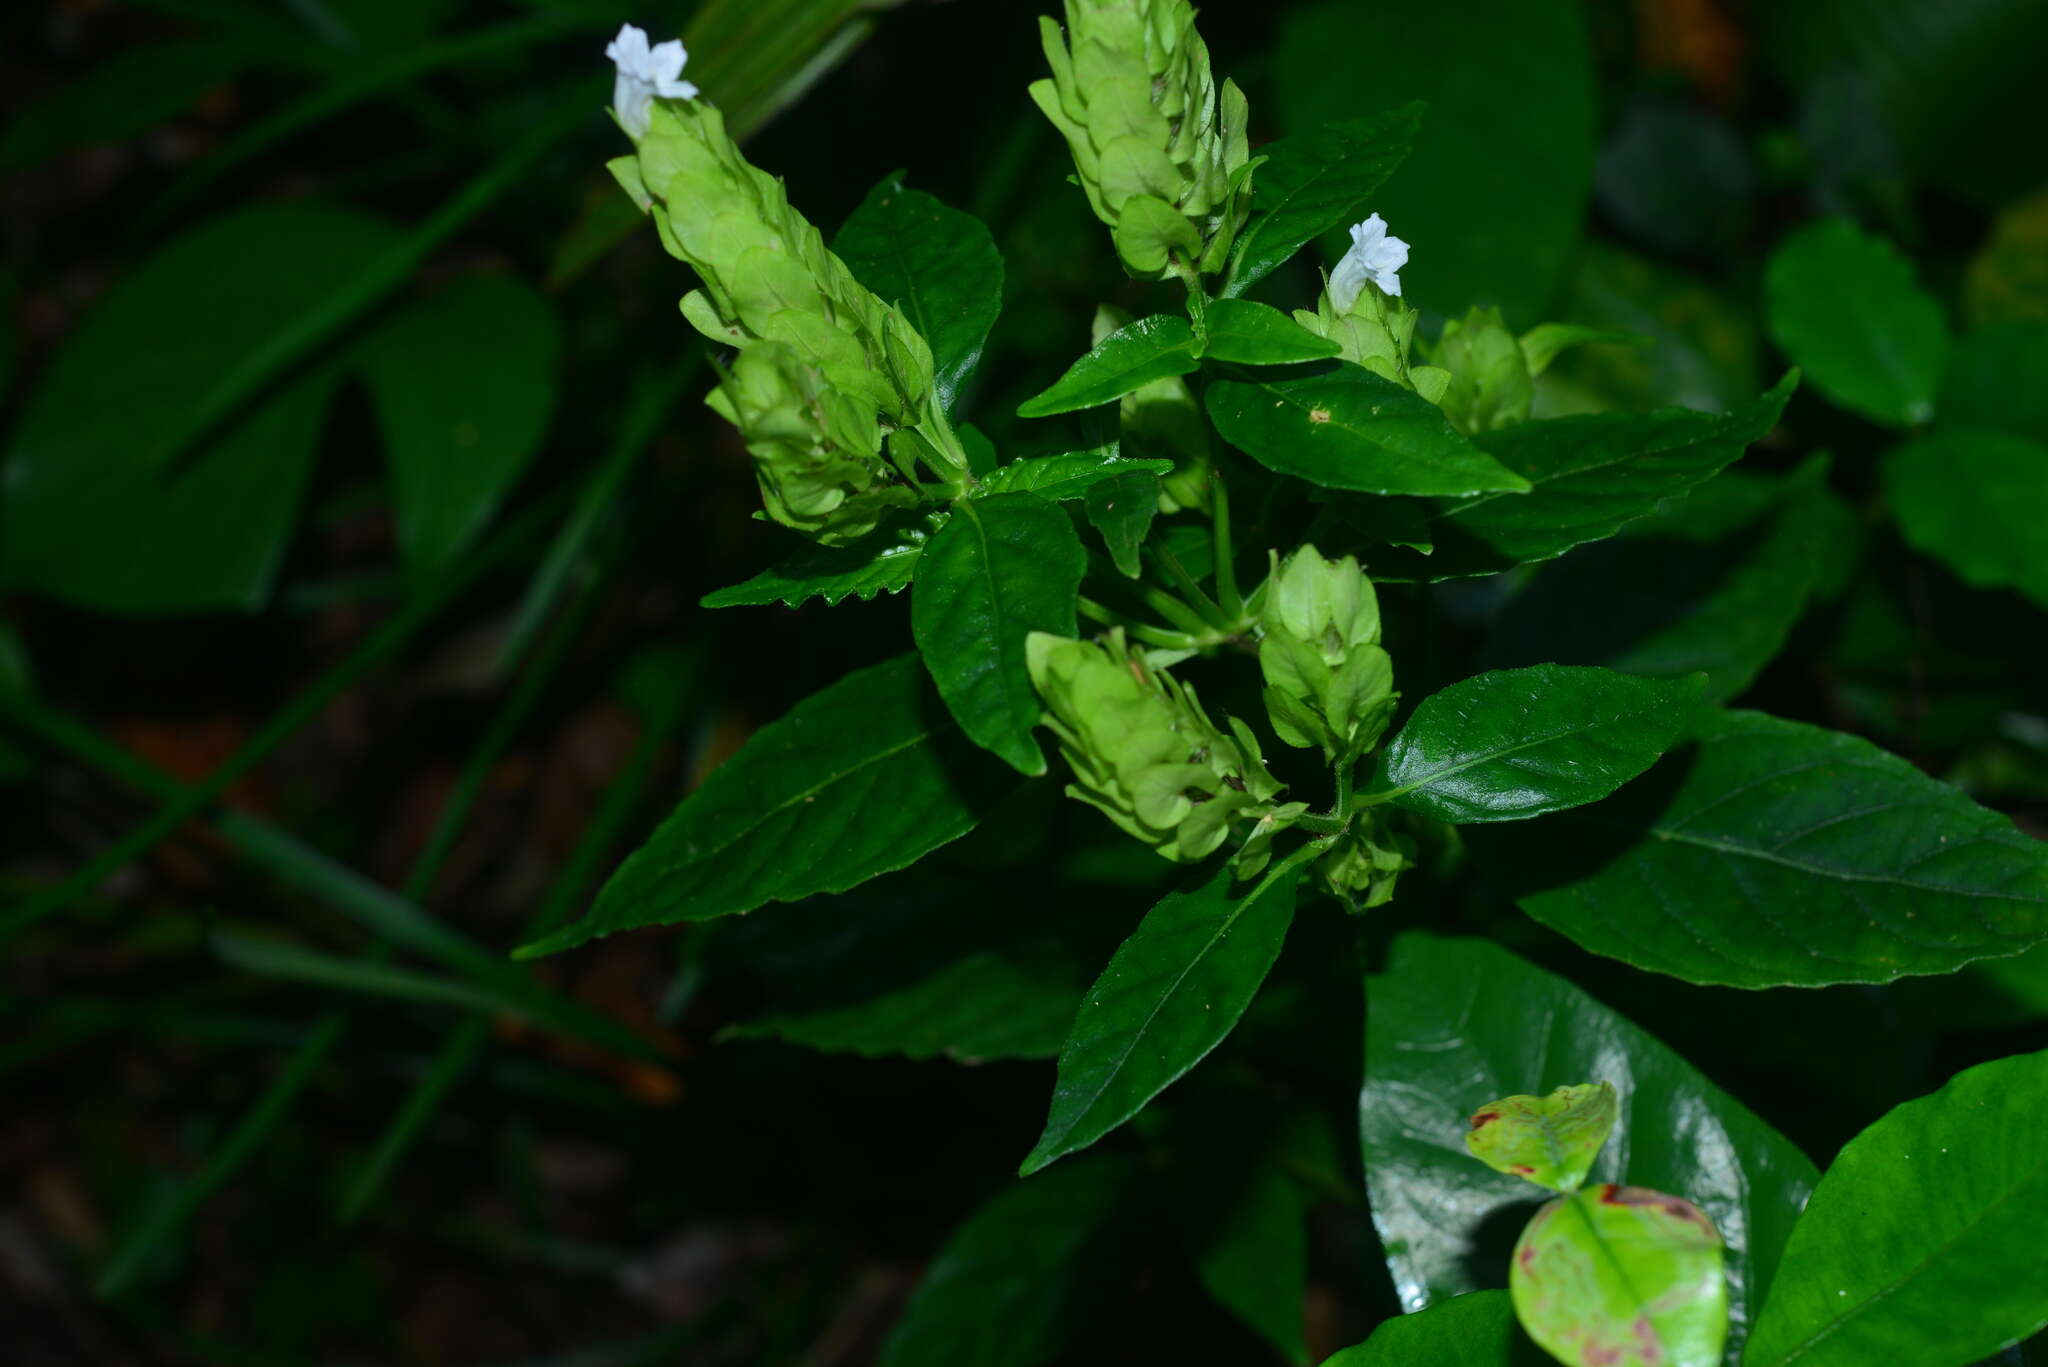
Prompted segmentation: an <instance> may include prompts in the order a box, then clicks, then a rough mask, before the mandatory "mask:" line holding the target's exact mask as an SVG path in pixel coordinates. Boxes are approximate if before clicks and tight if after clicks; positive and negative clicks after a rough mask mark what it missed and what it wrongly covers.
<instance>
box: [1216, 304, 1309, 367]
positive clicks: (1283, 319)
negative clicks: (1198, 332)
mask: <svg viewBox="0 0 2048 1367" xmlns="http://www.w3.org/2000/svg"><path fill="white" fill-rule="evenodd" d="M1203 322H1204V324H1205V326H1206V327H1207V328H1208V336H1207V338H1206V339H1205V340H1204V341H1203V343H1202V355H1203V356H1205V357H1207V358H1208V359H1210V360H1214V361H1235V362H1237V363H1238V364H1240V365H1292V364H1294V363H1295V362H1297V361H1319V360H1322V359H1323V358H1324V357H1328V356H1335V355H1336V354H1337V353H1338V351H1340V350H1342V348H1340V347H1339V346H1338V345H1337V344H1336V343H1335V342H1333V341H1330V340H1329V339H1328V338H1326V337H1318V336H1317V335H1316V334H1315V333H1313V332H1310V331H1309V330H1308V329H1307V328H1305V327H1303V326H1302V325H1301V324H1299V323H1297V322H1295V321H1294V320H1293V319H1292V318H1289V317H1288V316H1287V315H1286V314H1284V313H1282V312H1281V311H1280V310H1279V309H1276V308H1269V307H1268V306H1266V305H1265V304H1255V303H1253V302H1252V301H1251V300H1249V299H1218V300H1215V301H1214V302H1212V303H1211V304H1210V305H1209V306H1208V310H1207V314H1206V316H1205V317H1204V319H1203Z"/></svg>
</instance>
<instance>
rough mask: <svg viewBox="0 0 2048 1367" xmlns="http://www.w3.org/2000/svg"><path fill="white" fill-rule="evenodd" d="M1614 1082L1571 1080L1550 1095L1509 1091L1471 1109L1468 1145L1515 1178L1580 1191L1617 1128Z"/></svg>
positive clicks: (1491, 1165) (1482, 1159)
mask: <svg viewBox="0 0 2048 1367" xmlns="http://www.w3.org/2000/svg"><path fill="white" fill-rule="evenodd" d="M1614 1116H1615V1101H1614V1084H1613V1083H1611V1082H1578V1083H1567V1084H1566V1085H1564V1086H1562V1087H1559V1088H1557V1089H1555V1090H1554V1091H1552V1092H1551V1093H1550V1094H1549V1095H1548V1096H1509V1097H1502V1098H1501V1099H1500V1100H1499V1101H1489V1102H1487V1103H1486V1104H1485V1105H1484V1106H1481V1107H1480V1108H1479V1109H1478V1110H1476V1111H1474V1112H1473V1113H1472V1128H1471V1129H1469V1130H1467V1131H1466V1132H1465V1147H1466V1148H1467V1149H1470V1150H1471V1151H1472V1156H1473V1157H1474V1158H1476V1159H1478V1160H1479V1161H1480V1162H1482V1163H1484V1164H1486V1166H1487V1167H1489V1168H1492V1169H1493V1170H1494V1171H1495V1172H1504V1173H1507V1174H1508V1175H1509V1176H1511V1177H1519V1178H1522V1179H1523V1180H1524V1181H1528V1182H1534V1183H1535V1184H1536V1185H1537V1186H1539V1187H1549V1188H1550V1189H1551V1190H1552V1191H1577V1190H1578V1189H1579V1186H1580V1185H1581V1184H1582V1183H1584V1182H1585V1180H1586V1174H1587V1173H1588V1172H1589V1171H1591V1170H1592V1167H1593V1160H1594V1159H1595V1158H1597V1157H1599V1156H1600V1146H1601V1145H1602V1144H1605V1143H1606V1142H1607V1135H1608V1133H1609V1132H1610V1131H1611V1130H1613V1128H1614Z"/></svg>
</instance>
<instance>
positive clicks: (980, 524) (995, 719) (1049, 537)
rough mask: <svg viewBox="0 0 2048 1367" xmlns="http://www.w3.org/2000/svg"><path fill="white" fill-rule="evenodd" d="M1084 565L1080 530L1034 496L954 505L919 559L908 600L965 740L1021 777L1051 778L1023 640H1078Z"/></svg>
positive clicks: (928, 661) (922, 650)
mask: <svg viewBox="0 0 2048 1367" xmlns="http://www.w3.org/2000/svg"><path fill="white" fill-rule="evenodd" d="M1087 568H1088V560H1087V554H1086V552H1084V551H1083V550H1082V549H1081V539H1080V538H1079V537H1078V536H1076V535H1075V534H1074V524H1073V523H1071V522H1069V521H1068V520H1067V515H1066V514H1065V513H1064V512H1061V511H1060V509H1059V508H1058V507H1057V506H1056V505H1054V504H1051V503H1047V502H1046V501H1045V500H1044V499H1042V498H1039V497H1038V496H1037V495H1036V494H995V495H992V496H990V497H988V498H983V499H974V500H967V501H962V502H960V503H957V504H955V505H954V509H953V516H952V517H951V518H949V519H948V520H947V522H946V525H945V526H943V527H941V528H939V530H938V532H937V533H936V534H935V535H934V536H933V537H932V539H931V543H930V544H929V545H927V546H926V547H925V549H924V555H923V556H922V558H921V560H920V570H921V572H920V573H919V575H918V580H917V587H916V588H915V589H914V590H912V592H911V595H910V632H911V635H912V636H914V637H915V638H916V640H917V649H918V653H919V654H921V655H922V656H923V657H924V662H925V666H926V667H927V668H928V669H930V670H931V674H932V680H933V682H935V683H936V684H938V686H939V696H940V697H942V698H944V699H945V700H946V706H947V707H949V708H950V709H952V712H953V716H954V718H955V720H957V721H958V722H959V723H960V725H961V727H962V729H964V730H965V731H966V732H967V735H968V736H969V737H970V738H971V739H972V740H973V741H974V742H975V744H977V745H980V746H982V747H983V748H984V749H987V750H991V751H993V752H994V753H996V754H997V755H1000V756H1001V757H1002V759H1003V761H1004V762H1005V763H1007V764H1009V765H1010V766H1011V767H1012V768H1014V769H1016V770H1017V771H1018V772H1020V773H1024V774H1032V775H1036V774H1042V773H1044V772H1045V755H1044V753H1043V752H1042V751H1040V750H1039V748H1038V742H1037V741H1036V740H1034V739H1033V738H1032V735H1031V728H1032V727H1034V726H1036V725H1038V714H1039V710H1040V709H1039V705H1038V694H1037V693H1036V692H1035V691H1034V690H1033V689H1032V687H1031V676H1030V674H1029V673H1028V672H1027V671H1026V670H1025V667H1024V638H1025V637H1026V636H1028V635H1030V634H1031V633H1032V632H1034V631H1045V632H1051V633H1052V634H1053V635H1055V636H1072V635H1073V634H1074V627H1075V622H1074V603H1075V595H1076V594H1077V593H1078V592H1079V591H1080V587H1081V575H1082V574H1083V573H1084V572H1085V571H1086V569H1087Z"/></svg>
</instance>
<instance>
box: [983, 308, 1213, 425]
mask: <svg viewBox="0 0 2048 1367" xmlns="http://www.w3.org/2000/svg"><path fill="white" fill-rule="evenodd" d="M1199 351H1200V347H1199V346H1198V345H1197V344H1196V341H1195V329H1194V327H1193V326H1192V325H1191V324H1190V323H1189V322H1188V320H1187V319H1185V318H1182V317H1179V316H1177V315H1175V314H1170V313H1155V314H1153V315H1152V316H1151V317H1150V318H1140V319H1139V320H1138V321H1137V322H1135V323H1126V324H1125V325H1124V326H1122V327H1120V328H1118V329H1117V330H1116V331H1115V332H1112V333H1110V334H1109V336H1107V337H1105V338H1103V339H1102V340H1101V341H1099V342H1097V343H1096V344H1095V348H1094V350H1092V351H1090V352H1089V353H1088V354H1087V355H1086V356H1083V357H1082V358H1081V359H1080V360H1078V361H1076V362H1074V363H1073V364H1072V365H1071V366H1069V367H1067V373H1066V374H1064V375H1062V376H1060V378H1059V381H1058V383H1056V384H1054V385H1053V387H1052V388H1050V389H1048V390H1046V391H1045V392H1044V393H1042V394H1039V395H1037V396H1035V397H1033V398H1030V399H1026V400H1025V401H1024V402H1023V403H1022V404H1020V405H1019V406H1018V408H1017V416H1018V417H1020V418H1049V417H1051V416H1053V415H1054V414H1055V413H1071V412H1073V411H1074V410H1075V409H1079V408H1093V407H1095V406H1096V405H1097V404H1105V403H1110V402H1113V401H1114V400H1117V399H1121V398H1122V397H1123V396H1124V395H1126V394H1129V393H1131V392H1132V391H1134V390H1138V389H1142V388H1144V387H1145V386H1146V385H1148V384H1150V383H1152V381H1154V380H1163V379H1165V378H1167V377H1168V376H1170V375H1186V374H1189V373H1191V372H1192V371H1194V370H1195V369H1196V368H1197V367H1199V366H1200V365H1201V361H1199V360H1198V359H1196V357H1197V354H1198V353H1199Z"/></svg>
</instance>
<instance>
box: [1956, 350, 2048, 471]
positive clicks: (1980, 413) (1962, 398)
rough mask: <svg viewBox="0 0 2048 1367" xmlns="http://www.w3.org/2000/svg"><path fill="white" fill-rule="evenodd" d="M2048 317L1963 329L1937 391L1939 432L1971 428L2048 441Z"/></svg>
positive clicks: (2043, 441)
mask: <svg viewBox="0 0 2048 1367" xmlns="http://www.w3.org/2000/svg"><path fill="white" fill-rule="evenodd" d="M2043 375H2048V320H2035V321H2029V322H2024V323H1998V324H1994V325H1992V326H1990V327H1981V328H1978V329H1977V330H1976V331H1974V332H1969V333H1965V334H1964V335H1963V337H1962V338H1961V339H1960V340H1959V341H1958V342H1957V343H1956V346H1955V354H1954V355H1953V356H1952V357H1951V358H1950V360H1949V366H1948V383H1947V385H1945V386H1944V387H1943V388H1942V391H1941V426H1942V429H1943V430H1944V431H1947V430H1951V429H1959V428H1976V429H1978V430H1980V431H1986V432H2004V433H2006V434H2007V435H2009V436H2014V437H2025V438H2027V439H2028V440H2029V441H2038V442H2042V443H2044V444H2048V384H2042V383H2041V377H2042V376H2043Z"/></svg>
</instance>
